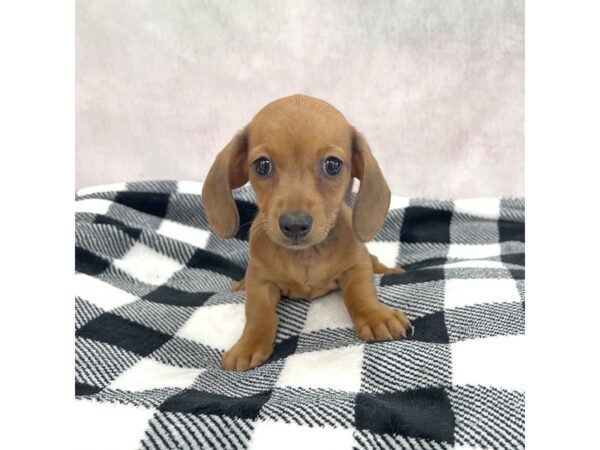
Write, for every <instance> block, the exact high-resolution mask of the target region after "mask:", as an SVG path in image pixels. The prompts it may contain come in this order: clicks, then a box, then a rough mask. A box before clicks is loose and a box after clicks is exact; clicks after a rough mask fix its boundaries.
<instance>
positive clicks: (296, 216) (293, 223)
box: [279, 213, 313, 239]
mask: <svg viewBox="0 0 600 450" xmlns="http://www.w3.org/2000/svg"><path fill="white" fill-rule="evenodd" d="M312 221H313V220H312V217H311V216H310V214H306V213H285V214H282V215H281V216H279V228H280V229H281V232H282V233H283V234H285V235H286V236H287V237H289V238H292V239H298V238H302V237H304V236H306V235H307V234H308V232H309V231H310V229H311V227H312Z"/></svg>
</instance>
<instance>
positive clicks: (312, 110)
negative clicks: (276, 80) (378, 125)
mask: <svg viewBox="0 0 600 450" xmlns="http://www.w3.org/2000/svg"><path fill="white" fill-rule="evenodd" d="M350 143H351V127H350V124H349V123H348V122H347V121H346V118H345V117H344V116H343V115H342V114H341V113H340V112H339V111H338V110H337V109H335V108H334V107H333V106H331V105H329V104H328V103H326V102H324V101H322V100H318V99H314V98H312V97H307V96H291V97H286V98H283V99H279V100H275V101H274V102H272V103H270V104H268V105H267V106H265V107H264V108H263V109H262V110H260V111H259V112H258V113H257V114H256V116H255V117H254V119H252V122H250V124H249V126H248V144H249V147H250V148H254V147H257V146H263V147H265V148H268V149H270V150H271V151H274V152H277V153H278V154H281V153H292V154H297V153H302V154H306V153H307V152H310V153H314V152H318V151H320V150H322V149H323V148H325V147H327V146H337V147H340V148H342V149H349V148H350Z"/></svg>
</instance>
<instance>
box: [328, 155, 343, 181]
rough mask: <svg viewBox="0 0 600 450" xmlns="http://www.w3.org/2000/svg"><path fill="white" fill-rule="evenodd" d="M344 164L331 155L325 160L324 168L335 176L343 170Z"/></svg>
mask: <svg viewBox="0 0 600 450" xmlns="http://www.w3.org/2000/svg"><path fill="white" fill-rule="evenodd" d="M343 164H344V163H343V162H342V161H340V160H339V159H337V158H335V157H333V156H330V157H329V158H327V159H326V160H325V161H323V170H324V171H325V173H326V174H327V175H331V176H334V175H337V174H339V173H340V172H341V170H342V165H343Z"/></svg>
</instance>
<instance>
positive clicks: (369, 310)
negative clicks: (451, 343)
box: [202, 95, 411, 371]
mask: <svg viewBox="0 0 600 450" xmlns="http://www.w3.org/2000/svg"><path fill="white" fill-rule="evenodd" d="M259 157H265V158H269V159H270V160H271V161H272V163H273V173H272V174H271V175H269V176H268V177H261V176H259V175H257V174H256V173H255V171H254V170H253V169H252V163H253V162H254V161H255V160H256V159H258V158H259ZM328 157H335V158H338V159H339V160H341V161H342V163H343V165H342V171H341V172H340V174H339V175H337V176H335V177H329V176H326V175H325V174H324V173H323V172H321V171H320V169H321V167H322V162H323V160H324V159H325V158H328ZM353 178H358V179H359V180H360V182H361V183H360V189H359V192H358V194H357V197H356V201H355V204H354V208H353V210H352V209H350V207H349V206H348V205H347V204H346V203H345V201H344V200H345V198H346V197H347V195H348V193H349V192H350V189H351V187H352V179H353ZM247 181H250V183H251V185H252V187H253V188H254V191H255V192H256V201H257V205H258V209H259V212H258V214H257V216H256V218H255V219H254V221H253V223H252V226H251V229H250V237H249V242H250V260H249V263H248V269H247V271H246V276H245V278H244V280H242V281H240V282H238V283H236V284H235V285H234V286H233V287H232V289H233V290H240V289H245V290H246V293H247V298H246V325H245V328H244V331H243V333H242V336H241V337H240V339H239V340H238V342H237V343H236V344H235V345H234V346H233V347H232V348H231V349H230V350H228V351H227V352H225V354H224V355H223V358H222V365H223V367H224V368H225V369H228V370H236V371H243V370H248V369H251V368H253V367H256V366H258V365H260V364H262V363H264V362H265V361H266V360H267V358H268V357H269V356H270V355H271V353H272V351H273V342H274V340H275V335H276V331H277V322H278V318H277V314H276V307H277V303H278V301H279V299H280V297H281V296H282V295H284V296H287V297H289V298H303V299H314V298H317V297H320V296H322V295H325V294H327V293H328V292H331V291H333V290H335V289H338V288H341V289H342V293H343V297H344V303H345V305H346V308H347V310H348V313H349V315H350V318H351V319H352V322H353V324H354V327H355V330H356V332H357V334H358V335H359V336H360V337H361V338H363V339H365V340H384V339H394V338H399V337H405V336H406V331H407V330H408V329H409V328H411V324H410V322H409V320H408V319H407V318H406V316H405V315H404V314H403V313H402V312H401V311H397V310H393V309H390V308H388V307H386V306H384V305H382V304H381V303H380V302H379V300H378V298H377V291H376V289H375V285H374V283H373V274H374V273H394V272H401V271H403V270H402V269H401V268H387V267H386V266H384V265H383V264H382V263H381V262H379V260H377V258H376V257H375V256H372V255H370V254H369V252H368V251H367V247H366V246H365V244H364V242H365V241H368V240H370V239H371V238H372V237H373V235H374V234H375V233H376V232H377V231H378V230H379V229H380V228H381V226H382V225H383V221H384V220H385V216H386V213H387V210H388V208H389V202H390V190H389V188H388V186H387V183H386V182H385V179H384V178H383V174H382V173H381V170H380V168H379V166H378V164H377V162H376V161H375V158H374V157H373V154H372V152H371V149H370V148H369V145H368V143H367V141H366V139H365V138H364V136H363V135H362V134H361V133H359V132H357V131H356V130H355V129H354V128H353V127H352V126H351V125H350V124H349V123H348V122H347V121H346V119H345V118H344V116H343V115H342V114H341V113H340V112H339V111H338V110H336V109H335V108H334V107H333V106H331V105H329V104H328V103H326V102H324V101H322V100H319V99H316V98H312V97H308V96H305V95H293V96H291V97H285V98H282V99H279V100H276V101H274V102H272V103H270V104H268V105H267V106H265V107H264V108H263V109H262V110H261V111H259V112H258V114H256V116H255V117H254V119H253V120H252V121H251V122H250V124H248V125H247V126H246V127H245V128H244V129H243V130H242V131H240V132H239V133H238V134H237V135H236V136H235V137H234V138H233V139H232V141H231V142H230V143H229V144H228V145H227V146H226V147H225V148H224V149H223V150H222V151H221V152H220V153H219V155H218V156H217V158H216V160H215V162H214V164H213V166H212V167H211V169H210V171H209V174H208V176H207V178H206V181H205V183H204V188H203V191H202V195H203V199H204V205H205V210H206V214H207V217H208V221H209V223H210V225H211V228H212V229H213V231H214V232H215V233H217V234H218V235H219V236H220V237H222V238H229V237H231V236H233V235H234V234H235V233H236V232H237V230H238V227H239V216H238V213H237V209H236V206H235V202H234V200H233V197H232V194H231V189H234V188H236V187H239V186H242V185H244V184H245V183H246V182H247ZM297 211H302V212H307V213H309V214H310V215H311V217H312V219H313V224H312V228H311V229H310V232H309V233H308V234H307V235H306V237H305V238H304V239H303V240H302V242H301V243H297V242H295V241H294V242H291V241H290V239H289V238H287V237H286V236H285V235H284V234H283V233H282V231H281V230H280V228H279V225H278V220H279V217H280V215H281V214H284V213H289V212H297Z"/></svg>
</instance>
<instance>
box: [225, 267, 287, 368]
mask: <svg viewBox="0 0 600 450" xmlns="http://www.w3.org/2000/svg"><path fill="white" fill-rule="evenodd" d="M246 293H247V296H246V325H245V326H244V332H243V333H242V336H241V337H240V338H239V340H238V341H237V343H236V344H235V345H234V346H233V347H231V349H229V350H228V351H227V352H225V354H224V355H223V358H222V359H221V365H222V366H223V368H224V369H226V370H235V371H237V372H242V371H244V370H248V369H252V368H253V367H256V366H259V365H261V364H262V363H264V362H265V361H266V360H267V359H268V358H269V356H271V353H273V341H275V335H276V333H277V322H278V318H277V312H276V308H277V303H278V302H279V299H280V297H281V291H280V290H279V288H278V287H277V286H276V285H275V284H273V283H271V282H249V280H248V278H246Z"/></svg>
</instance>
